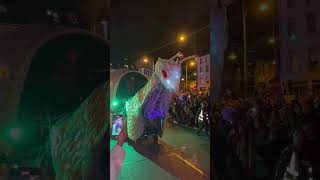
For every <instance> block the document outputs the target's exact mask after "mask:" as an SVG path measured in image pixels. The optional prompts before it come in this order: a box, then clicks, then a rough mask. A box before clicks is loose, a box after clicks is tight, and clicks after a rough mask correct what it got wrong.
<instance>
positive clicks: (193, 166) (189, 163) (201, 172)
mask: <svg viewBox="0 0 320 180" xmlns="http://www.w3.org/2000/svg"><path fill="white" fill-rule="evenodd" d="M172 155H175V156H177V157H178V158H179V159H180V160H181V161H183V162H184V163H186V164H187V165H189V166H190V167H192V168H193V169H194V170H196V171H198V172H199V173H200V174H201V175H203V176H207V175H206V174H205V173H204V172H203V171H201V170H200V169H199V168H197V167H196V166H195V165H193V164H192V163H191V162H189V161H188V160H186V159H184V158H183V157H181V156H180V155H178V154H176V153H172Z"/></svg>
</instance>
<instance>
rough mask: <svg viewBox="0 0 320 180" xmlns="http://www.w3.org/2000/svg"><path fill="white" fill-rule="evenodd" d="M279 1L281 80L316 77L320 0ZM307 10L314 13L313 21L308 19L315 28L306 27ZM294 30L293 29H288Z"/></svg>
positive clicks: (319, 60) (319, 57) (319, 74)
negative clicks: (313, 29) (311, 29)
mask: <svg viewBox="0 0 320 180" xmlns="http://www.w3.org/2000/svg"><path fill="white" fill-rule="evenodd" d="M278 2H279V4H278V5H279V37H280V61H281V62H280V78H281V80H282V81H288V80H291V81H306V80H319V79H320V66H319V64H320V53H319V52H320V11H319V9H320V1H319V0H282V1H278ZM308 2H309V3H308ZM309 13H313V14H314V16H315V22H314V23H311V24H313V26H314V27H315V28H316V31H315V32H311V31H308V25H307V24H308V21H309V20H310V19H311V18H308V14H309ZM308 19H309V20H308ZM294 21H295V23H294ZM311 22H312V21H311ZM309 24H310V23H309ZM311 26H312V25H311ZM290 29H291V30H290ZM294 31H295V33H290V32H294Z"/></svg>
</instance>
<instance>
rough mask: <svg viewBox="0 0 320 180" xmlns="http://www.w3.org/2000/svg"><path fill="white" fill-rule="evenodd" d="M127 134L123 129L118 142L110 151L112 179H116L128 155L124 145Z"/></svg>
mask: <svg viewBox="0 0 320 180" xmlns="http://www.w3.org/2000/svg"><path fill="white" fill-rule="evenodd" d="M127 136H128V134H127V131H126V130H125V129H122V130H121V132H120V134H119V136H118V143H117V144H116V145H115V146H113V148H112V151H111V153H110V180H116V179H117V177H118V176H119V174H120V172H121V168H122V164H123V161H124V158H125V155H126V152H125V151H124V149H123V147H122V146H123V143H124V142H125V140H126V138H127Z"/></svg>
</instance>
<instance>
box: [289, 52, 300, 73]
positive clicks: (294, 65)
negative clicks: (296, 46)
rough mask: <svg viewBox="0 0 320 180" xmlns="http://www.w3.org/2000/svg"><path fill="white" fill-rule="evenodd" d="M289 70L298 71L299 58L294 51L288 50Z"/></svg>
mask: <svg viewBox="0 0 320 180" xmlns="http://www.w3.org/2000/svg"><path fill="white" fill-rule="evenodd" d="M289 63H290V66H289V67H290V72H291V73H297V72H298V71H299V59H298V57H297V55H296V53H295V52H294V51H289Z"/></svg>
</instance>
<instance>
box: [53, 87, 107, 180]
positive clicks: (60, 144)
mask: <svg viewBox="0 0 320 180" xmlns="http://www.w3.org/2000/svg"><path fill="white" fill-rule="evenodd" d="M107 88H108V83H105V84H104V86H101V87H100V88H97V89H96V90H94V91H93V93H92V94H91V95H90V96H89V97H88V98H87V99H86V100H85V101H84V102H83V103H82V104H81V105H80V107H79V108H78V109H77V110H76V111H74V112H73V113H72V115H70V116H69V117H66V118H64V119H61V120H59V121H58V122H57V123H56V124H55V125H54V127H53V128H52V130H51V133H50V143H51V156H52V162H53V167H54V170H55V173H56V179H57V180H73V179H74V180H81V179H90V177H92V176H91V175H90V174H92V172H91V171H93V170H94V169H95V166H97V165H96V164H95V162H94V160H93V156H94V154H93V153H94V152H93V151H94V149H96V148H97V146H98V145H97V144H98V143H99V141H101V139H102V138H104V137H103V136H104V134H105V133H106V131H107V129H108V128H109V126H108V125H109V122H108V120H109V99H108V96H109V92H108V89H107Z"/></svg>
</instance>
